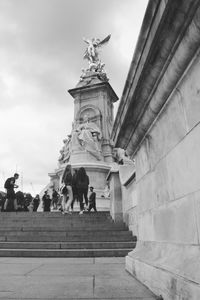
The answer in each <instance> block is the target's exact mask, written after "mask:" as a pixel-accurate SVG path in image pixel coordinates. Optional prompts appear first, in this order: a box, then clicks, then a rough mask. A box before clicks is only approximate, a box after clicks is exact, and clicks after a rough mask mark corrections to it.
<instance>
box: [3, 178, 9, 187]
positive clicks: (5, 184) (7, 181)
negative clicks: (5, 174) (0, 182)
mask: <svg viewBox="0 0 200 300" xmlns="http://www.w3.org/2000/svg"><path fill="white" fill-rule="evenodd" d="M10 181H11V178H8V179H6V181H5V183H4V188H5V189H9V188H10Z"/></svg>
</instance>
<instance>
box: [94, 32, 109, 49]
mask: <svg viewBox="0 0 200 300" xmlns="http://www.w3.org/2000/svg"><path fill="white" fill-rule="evenodd" d="M110 37H111V34H109V35H108V36H107V37H106V38H105V39H103V40H102V41H100V42H99V43H98V45H97V46H98V47H101V46H103V45H104V44H106V43H107V42H108V41H109V39H110Z"/></svg>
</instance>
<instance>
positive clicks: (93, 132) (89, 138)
mask: <svg viewBox="0 0 200 300" xmlns="http://www.w3.org/2000/svg"><path fill="white" fill-rule="evenodd" d="M72 136H73V148H74V144H76V145H77V141H78V144H79V147H80V146H81V148H82V150H86V151H88V152H89V153H90V154H92V155H93V156H94V157H95V158H96V159H97V160H101V159H102V154H101V144H100V141H101V138H102V134H101V131H100V129H99V128H98V126H97V125H96V124H95V123H93V122H89V121H88V120H87V121H86V122H84V123H82V124H78V125H77V126H76V127H75V129H74V131H73V133H72ZM75 139H77V141H76V140H75Z"/></svg>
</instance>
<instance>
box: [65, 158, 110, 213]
mask: <svg viewBox="0 0 200 300" xmlns="http://www.w3.org/2000/svg"><path fill="white" fill-rule="evenodd" d="M71 165H72V169H77V170H78V169H79V168H81V167H84V168H85V170H86V173H87V175H88V176H89V181H90V184H89V186H93V187H94V191H95V193H96V208H97V210H99V211H109V210H110V197H106V195H105V186H106V178H107V175H108V173H109V171H110V166H109V165H108V164H105V162H101V161H100V162H84V161H82V162H81V163H73V162H72V163H71Z"/></svg>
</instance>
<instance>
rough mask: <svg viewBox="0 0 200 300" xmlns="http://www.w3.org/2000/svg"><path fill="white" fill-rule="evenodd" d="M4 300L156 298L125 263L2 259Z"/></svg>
mask: <svg viewBox="0 0 200 300" xmlns="http://www.w3.org/2000/svg"><path fill="white" fill-rule="evenodd" d="M0 299H26V300H29V299H31V300H35V299H37V300H38V299H40V300H41V299H43V300H46V299H56V300H64V299H73V300H75V299H82V300H86V299H90V300H91V299H98V300H103V299H104V300H105V299H109V300H110V299H118V300H120V299H123V300H130V299H133V300H135V299H145V300H153V299H156V297H155V296H154V295H153V294H152V293H151V292H150V291H149V290H148V289H147V288H146V287H145V286H144V285H142V284H141V283H140V282H139V281H137V280H136V279H135V278H134V277H132V276H131V275H130V274H129V273H128V272H127V271H126V270H125V259H124V258H121V257H116V258H115V257H110V258H106V257H105V258H17V257H0Z"/></svg>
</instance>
